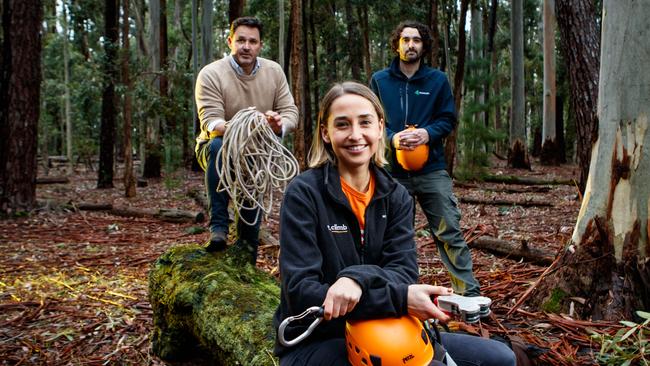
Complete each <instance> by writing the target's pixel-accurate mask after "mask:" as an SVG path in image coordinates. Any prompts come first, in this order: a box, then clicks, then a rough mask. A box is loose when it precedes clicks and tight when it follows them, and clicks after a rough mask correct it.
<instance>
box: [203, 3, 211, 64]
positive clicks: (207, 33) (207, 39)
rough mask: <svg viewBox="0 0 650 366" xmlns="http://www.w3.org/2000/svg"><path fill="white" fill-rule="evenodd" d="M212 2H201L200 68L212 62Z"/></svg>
mask: <svg viewBox="0 0 650 366" xmlns="http://www.w3.org/2000/svg"><path fill="white" fill-rule="evenodd" d="M213 17H214V14H213V9H212V0H203V1H202V2H201V50H202V51H203V52H202V53H201V67H203V66H205V65H207V64H209V63H210V62H212V18H213Z"/></svg>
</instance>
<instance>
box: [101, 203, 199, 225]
mask: <svg viewBox="0 0 650 366" xmlns="http://www.w3.org/2000/svg"><path fill="white" fill-rule="evenodd" d="M109 212H110V213H111V215H115V216H126V217H155V218H157V219H160V220H163V221H167V222H177V223H178V222H203V221H204V220H205V214H204V213H203V212H192V211H184V210H177V209H175V208H159V209H156V208H140V209H136V208H131V207H114V208H113V209H111V210H109Z"/></svg>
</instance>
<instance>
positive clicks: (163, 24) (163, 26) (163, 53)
mask: <svg viewBox="0 0 650 366" xmlns="http://www.w3.org/2000/svg"><path fill="white" fill-rule="evenodd" d="M123 1H124V0H123ZM159 1H160V18H158V20H159V21H160V27H159V28H158V31H159V32H160V37H159V39H158V41H159V42H160V46H159V50H160V55H159V56H160V63H159V65H160V76H159V79H160V81H159V85H158V86H159V92H160V100H161V105H162V108H161V109H162V111H163V113H162V115H163V120H164V126H165V127H166V131H167V134H168V135H171V133H173V131H174V130H176V123H175V122H176V120H175V119H174V118H173V116H170V114H169V109H170V106H169V79H168V77H167V75H168V73H169V43H168V39H167V0H159Z"/></svg>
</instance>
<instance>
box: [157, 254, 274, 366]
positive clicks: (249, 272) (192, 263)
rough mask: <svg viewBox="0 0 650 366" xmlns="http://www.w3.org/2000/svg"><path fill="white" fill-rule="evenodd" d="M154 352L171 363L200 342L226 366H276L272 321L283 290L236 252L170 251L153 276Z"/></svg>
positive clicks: (159, 261)
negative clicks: (272, 354) (273, 352)
mask: <svg viewBox="0 0 650 366" xmlns="http://www.w3.org/2000/svg"><path fill="white" fill-rule="evenodd" d="M149 297H150V302H151V306H152V309H153V312H154V331H153V351H154V353H156V354H157V355H159V356H160V357H162V358H166V359H178V358H184V357H185V356H188V355H189V348H188V345H190V344H197V343H200V344H201V345H202V346H204V348H205V349H206V350H208V351H209V352H210V353H211V354H212V356H213V357H214V358H215V359H216V360H217V361H219V363H221V364H224V365H230V364H242V365H273V364H274V359H273V357H272V356H271V353H272V349H273V342H274V339H275V331H274V329H273V327H272V318H273V314H274V312H275V309H276V308H277V306H278V304H279V301H280V288H279V286H278V283H277V281H276V280H275V279H274V278H273V277H271V276H270V275H268V274H266V273H264V272H262V271H260V270H258V269H256V268H255V267H253V266H251V265H250V264H246V263H245V261H243V260H242V258H238V257H237V256H236V253H231V252H226V253H218V254H210V253H207V252H206V251H205V250H203V249H202V248H201V247H199V246H198V245H185V246H178V247H174V248H171V249H169V250H168V251H167V252H165V253H164V254H163V255H161V256H160V258H158V260H157V261H156V262H155V264H154V266H153V268H152V270H151V272H150V274H149Z"/></svg>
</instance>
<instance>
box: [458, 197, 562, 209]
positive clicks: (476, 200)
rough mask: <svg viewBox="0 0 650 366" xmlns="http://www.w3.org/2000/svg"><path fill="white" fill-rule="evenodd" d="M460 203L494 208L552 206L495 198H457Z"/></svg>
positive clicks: (549, 203)
mask: <svg viewBox="0 0 650 366" xmlns="http://www.w3.org/2000/svg"><path fill="white" fill-rule="evenodd" d="M458 199H459V200H460V202H462V203H471V204H479V205H495V206H522V207H548V206H553V204H552V203H551V202H542V201H533V200H508V199H497V198H485V199H482V198H473V197H458Z"/></svg>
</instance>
